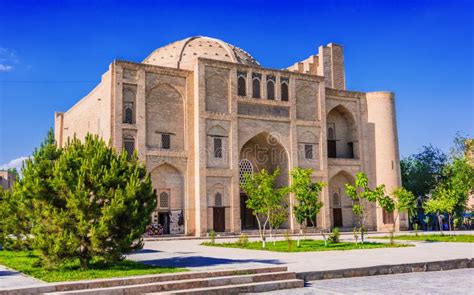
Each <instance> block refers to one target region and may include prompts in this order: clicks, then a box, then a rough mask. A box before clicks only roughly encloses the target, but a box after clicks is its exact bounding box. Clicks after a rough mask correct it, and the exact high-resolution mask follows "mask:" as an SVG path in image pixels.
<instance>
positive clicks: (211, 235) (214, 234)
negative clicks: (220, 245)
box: [209, 229, 216, 245]
mask: <svg viewBox="0 0 474 295" xmlns="http://www.w3.org/2000/svg"><path fill="white" fill-rule="evenodd" d="M209 238H210V239H211V245H214V244H215V243H216V232H215V231H214V230H213V229H211V231H210V232H209Z"/></svg>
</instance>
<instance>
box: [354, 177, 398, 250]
mask: <svg viewBox="0 0 474 295" xmlns="http://www.w3.org/2000/svg"><path fill="white" fill-rule="evenodd" d="M345 187H346V194H347V196H348V197H349V198H351V199H352V211H353V212H354V214H355V215H357V216H358V217H359V231H360V240H361V243H364V232H365V230H366V219H367V214H366V213H367V212H366V208H365V206H366V204H367V203H368V202H377V201H378V202H379V204H380V205H381V206H382V207H384V206H385V207H387V208H389V206H391V205H390V202H391V199H390V197H388V196H386V195H385V186H384V185H379V186H377V187H376V188H375V189H370V188H369V179H368V178H367V175H366V174H365V173H363V172H359V173H357V176H356V180H355V185H352V184H349V183H346V185H345ZM392 205H393V204H392ZM392 211H393V209H392Z"/></svg>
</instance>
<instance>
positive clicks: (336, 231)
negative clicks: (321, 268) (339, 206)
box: [329, 227, 341, 244]
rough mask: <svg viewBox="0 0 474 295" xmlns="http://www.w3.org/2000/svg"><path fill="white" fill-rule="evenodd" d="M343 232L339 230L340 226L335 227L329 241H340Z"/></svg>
mask: <svg viewBox="0 0 474 295" xmlns="http://www.w3.org/2000/svg"><path fill="white" fill-rule="evenodd" d="M340 235H341V233H340V232H339V228H338V227H335V228H333V229H332V233H331V235H330V236H329V241H331V243H334V244H336V243H339V237H340Z"/></svg>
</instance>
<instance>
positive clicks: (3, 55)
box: [0, 46, 20, 73]
mask: <svg viewBox="0 0 474 295" xmlns="http://www.w3.org/2000/svg"><path fill="white" fill-rule="evenodd" d="M19 63H20V61H19V60H18V56H17V54H16V51H15V50H13V49H10V48H6V47H1V46H0V73H1V72H10V71H12V70H13V68H14V67H13V66H12V64H19Z"/></svg>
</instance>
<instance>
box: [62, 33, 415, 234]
mask: <svg viewBox="0 0 474 295" xmlns="http://www.w3.org/2000/svg"><path fill="white" fill-rule="evenodd" d="M55 116H56V121H55V132H56V133H55V134H56V139H57V141H58V142H59V143H60V144H61V145H64V144H65V143H66V142H67V139H68V138H69V137H72V136H73V135H74V134H75V135H76V136H77V137H79V138H83V137H84V136H85V134H87V133H88V132H89V133H94V134H99V135H100V136H101V137H103V138H104V139H105V140H110V142H111V143H112V144H113V146H114V147H116V148H117V149H118V150H121V149H125V150H129V151H132V150H137V152H138V155H139V157H140V159H142V160H143V161H145V162H146V166H147V168H148V170H149V171H150V173H151V177H152V182H153V185H154V187H155V189H156V192H157V195H158V208H157V211H156V212H155V214H154V216H153V218H154V219H155V221H157V222H160V223H162V224H165V225H166V226H165V228H166V230H165V231H166V233H171V234H188V235H196V236H201V235H205V234H206V233H207V232H208V231H209V230H211V229H214V230H216V231H226V232H233V233H238V232H240V231H241V230H244V229H251V228H253V227H254V225H255V224H254V220H253V219H252V216H251V214H250V213H249V212H248V210H246V208H245V198H246V196H245V195H243V194H242V193H241V190H240V185H239V183H240V176H241V171H258V170H259V169H262V168H265V169H269V170H273V169H276V167H280V168H281V172H282V173H281V176H280V177H279V178H278V181H277V182H278V184H279V185H288V184H289V183H290V179H289V171H291V169H292V168H294V167H297V166H301V167H305V168H312V169H314V174H313V176H314V179H315V180H322V181H324V182H326V183H328V186H326V187H325V189H324V191H323V194H322V199H323V202H324V204H325V206H324V208H323V210H321V212H320V214H319V215H318V218H317V221H316V223H317V226H318V227H320V228H331V227H335V226H338V227H341V228H343V229H347V230H352V227H353V226H354V224H355V222H356V218H355V217H354V216H353V213H352V210H351V204H352V203H351V201H350V200H349V198H348V197H347V196H345V193H344V183H347V182H353V181H354V177H355V174H356V173H357V172H360V171H364V172H366V173H367V174H368V176H369V179H370V182H371V185H373V186H375V185H377V184H381V183H383V184H385V185H386V186H387V189H388V191H391V190H392V189H393V188H395V187H398V186H400V184H401V183H400V165H399V153H398V137H397V125H396V118H395V106H394V96H393V93H390V92H372V93H363V92H354V91H347V90H345V74H344V54H343V48H342V47H341V46H339V45H336V44H332V43H331V44H329V45H327V46H321V47H320V48H319V52H318V54H316V55H313V56H311V57H309V58H308V59H306V60H304V61H302V62H299V63H296V64H295V65H293V66H292V67H290V68H288V69H287V70H275V69H269V68H264V67H261V66H260V64H259V63H258V62H257V61H256V60H255V59H254V58H253V57H251V56H250V55H249V54H248V53H246V52H245V51H243V50H242V49H239V48H237V47H235V46H233V45H230V44H228V43H225V42H223V41H221V40H217V39H213V38H208V37H192V38H187V39H184V40H181V41H177V42H175V43H172V44H169V45H167V46H164V47H161V48H159V49H157V50H155V51H154V52H153V53H152V54H151V55H150V56H148V57H147V58H146V59H145V60H144V61H143V62H142V63H133V62H127V61H114V62H113V63H112V64H111V65H110V67H109V70H108V71H107V72H106V73H105V74H104V75H103V76H102V81H101V82H100V84H99V85H98V86H97V87H96V88H95V89H94V90H93V91H92V92H91V93H90V94H89V95H87V96H86V97H85V98H83V99H82V100H81V101H80V102H78V103H77V104H76V105H75V106H73V107H72V108H71V109H70V110H68V111H67V112H65V113H56V115H55ZM288 201H289V204H290V206H289V208H290V209H289V210H290V211H291V206H292V204H293V202H294V200H293V196H291V195H290V196H289V200H288ZM368 214H369V216H368V220H369V228H370V229H373V230H383V229H385V228H386V227H388V226H390V227H391V225H390V224H388V223H387V220H389V219H390V218H388V219H387V220H385V222H386V223H384V217H383V215H384V214H383V212H382V209H381V208H376V206H375V205H371V206H370V207H369V212H368ZM290 216H291V215H290ZM407 222H408V221H407V220H406V218H405V217H403V218H402V219H401V222H400V223H401V225H400V227H406V225H407ZM397 226H398V225H397ZM284 227H286V228H288V229H291V230H297V225H296V223H295V222H294V220H293V219H292V218H290V219H289V220H288V222H286V223H285V224H284Z"/></svg>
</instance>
